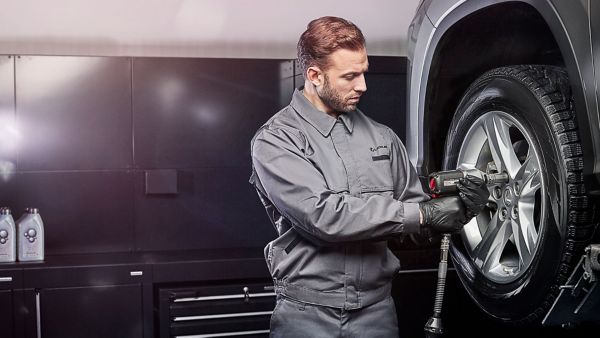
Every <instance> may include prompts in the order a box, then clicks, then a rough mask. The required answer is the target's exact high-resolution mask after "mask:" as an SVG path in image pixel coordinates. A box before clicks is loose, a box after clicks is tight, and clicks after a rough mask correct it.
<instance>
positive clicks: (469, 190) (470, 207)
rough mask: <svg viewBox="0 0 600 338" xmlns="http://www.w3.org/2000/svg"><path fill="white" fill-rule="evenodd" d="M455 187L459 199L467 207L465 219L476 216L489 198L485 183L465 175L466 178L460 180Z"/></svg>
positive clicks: (477, 178)
mask: <svg viewBox="0 0 600 338" xmlns="http://www.w3.org/2000/svg"><path fill="white" fill-rule="evenodd" d="M456 186H457V188H458V190H459V191H460V193H459V196H460V198H461V199H462V201H463V203H464V204H465V206H466V207H467V217H468V218H473V217H475V216H477V215H478V214H479V213H480V212H481V210H483V207H485V205H486V204H487V202H488V199H489V198H490V192H489V190H488V188H487V185H486V184H485V182H484V181H483V180H482V179H481V178H479V177H476V176H473V175H467V177H465V178H461V179H460V180H459V181H458V184H457V185H456Z"/></svg>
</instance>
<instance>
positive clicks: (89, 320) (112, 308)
mask: <svg viewBox="0 0 600 338" xmlns="http://www.w3.org/2000/svg"><path fill="white" fill-rule="evenodd" d="M35 296H36V299H38V300H39V303H38V306H39V311H40V316H39V317H40V328H41V336H42V337H44V338H69V337H73V338H81V337H86V338H94V337H98V338H105V337H127V338H137V337H139V338H142V337H143V318H142V287H141V285H139V284H133V285H116V286H94V287H73V288H48V289H41V290H38V291H37V292H36V295H35Z"/></svg>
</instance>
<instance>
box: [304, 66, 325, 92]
mask: <svg viewBox="0 0 600 338" xmlns="http://www.w3.org/2000/svg"><path fill="white" fill-rule="evenodd" d="M306 79H307V80H308V81H309V82H310V83H312V84H313V86H315V87H318V86H320V85H322V84H323V80H324V74H323V71H322V70H321V68H319V67H317V66H312V67H308V69H307V70H306Z"/></svg>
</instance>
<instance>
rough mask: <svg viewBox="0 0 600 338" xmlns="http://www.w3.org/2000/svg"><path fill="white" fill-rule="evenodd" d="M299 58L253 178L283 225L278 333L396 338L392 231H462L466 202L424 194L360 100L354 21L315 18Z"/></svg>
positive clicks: (256, 148)
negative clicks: (295, 83)
mask: <svg viewBox="0 0 600 338" xmlns="http://www.w3.org/2000/svg"><path fill="white" fill-rule="evenodd" d="M298 60H299V62H300V64H301V65H302V71H303V74H304V78H305V82H304V88H303V89H302V90H296V91H295V92H294V94H293V98H292V101H291V103H290V105H289V106H287V107H285V108H284V109H282V110H281V111H280V112H278V113H277V114H275V115H274V116H273V117H272V118H271V119H270V120H269V121H268V122H267V123H266V124H265V125H263V126H262V127H261V128H260V129H259V130H258V132H257V133H256V135H255V137H254V139H253V141H252V163H253V169H254V170H253V175H252V177H251V180H250V181H251V183H253V184H254V185H255V187H256V188H257V191H258V192H259V196H260V198H261V200H262V202H263V204H264V205H265V208H266V210H267V213H268V215H269V217H270V219H271V221H272V222H273V224H274V226H275V228H276V230H277V232H278V234H279V237H278V238H277V239H275V240H274V241H272V242H271V243H269V244H268V245H267V247H266V248H265V258H266V260H267V264H268V267H269V270H270V272H271V274H272V276H273V280H274V283H275V287H276V292H277V295H278V296H277V305H276V307H275V310H274V311H273V315H272V317H271V336H272V337H397V336H398V327H397V320H396V312H395V307H394V302H393V300H392V298H391V296H390V289H391V281H392V278H393V277H394V275H396V273H397V272H398V270H399V263H398V260H397V258H396V257H395V256H394V255H393V253H392V252H391V251H390V250H389V249H388V246H387V240H388V239H391V238H394V237H397V236H399V235H401V234H409V233H419V232H423V231H424V230H432V231H438V232H454V231H458V230H460V229H461V228H462V226H463V224H465V223H466V221H467V217H466V211H465V206H464V205H463V202H462V201H461V198H460V197H446V198H440V199H436V200H429V198H428V196H427V195H426V194H425V193H424V192H423V190H422V187H421V185H420V183H419V179H418V177H417V175H416V172H415V169H414V168H413V166H412V164H411V163H410V161H409V159H408V155H407V153H406V149H405V148H404V145H403V144H402V142H401V141H400V139H399V138H398V136H397V135H396V134H395V133H394V132H393V131H392V130H391V129H389V128H388V127H386V126H384V125H382V124H379V123H377V122H375V121H373V120H371V119H370V118H368V117H367V116H365V115H364V114H363V113H362V112H361V111H360V110H358V109H357V108H356V107H357V104H358V102H359V100H360V97H361V95H362V94H363V93H364V92H365V91H366V90H367V87H366V83H365V77H364V74H365V72H366V71H367V70H368V66H369V64H368V59H367V52H366V48H365V39H364V37H363V35H362V33H361V31H360V29H359V28H358V27H356V26H355V25H354V24H352V23H351V22H349V21H346V20H344V19H341V18H336V17H323V18H319V19H317V20H314V21H312V22H310V24H309V25H308V28H307V30H306V31H305V32H304V33H303V34H302V36H301V37H300V40H299V42H298ZM469 187H471V188H469ZM477 188H478V187H475V188H473V187H472V186H471V185H469V184H465V187H462V190H464V192H465V193H466V195H465V196H467V195H468V196H472V195H473V194H471V193H470V191H471V190H475V189H477ZM469 189H471V190H469ZM486 199H487V198H486ZM481 203H482V202H481V201H479V200H476V201H475V202H473V203H471V204H473V208H479V207H480V206H481Z"/></svg>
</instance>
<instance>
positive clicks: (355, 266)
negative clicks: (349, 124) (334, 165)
mask: <svg viewBox="0 0 600 338" xmlns="http://www.w3.org/2000/svg"><path fill="white" fill-rule="evenodd" d="M348 137H349V133H348V131H347V130H346V128H345V127H344V124H343V122H342V121H341V120H340V119H338V120H337V121H336V123H335V125H334V126H333V130H332V131H331V138H332V141H333V145H334V147H335V149H336V151H337V153H338V155H339V156H340V158H341V160H342V163H343V164H344V168H345V169H346V175H347V179H348V189H349V190H350V195H352V196H354V197H360V193H361V184H360V180H359V175H358V173H359V171H358V162H357V161H356V160H355V159H354V156H353V154H352V149H350V142H349V140H348ZM361 251H362V245H360V244H358V243H357V244H356V245H353V246H346V257H345V261H346V262H345V271H344V274H345V281H344V285H345V287H346V304H345V308H347V309H354V308H357V307H360V304H359V298H358V290H357V287H358V286H359V285H356V284H357V283H359V282H360V277H361V264H362V259H361Z"/></svg>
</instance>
